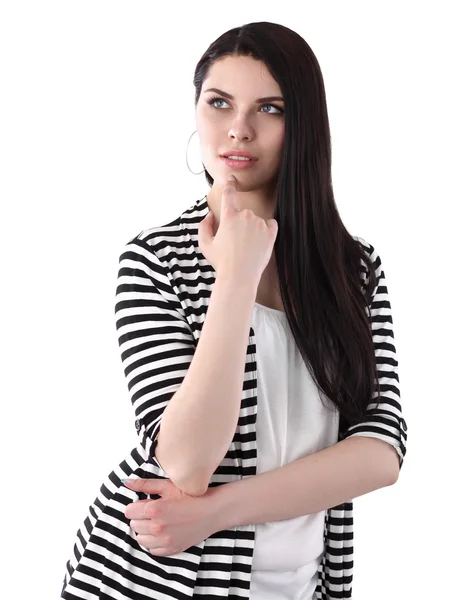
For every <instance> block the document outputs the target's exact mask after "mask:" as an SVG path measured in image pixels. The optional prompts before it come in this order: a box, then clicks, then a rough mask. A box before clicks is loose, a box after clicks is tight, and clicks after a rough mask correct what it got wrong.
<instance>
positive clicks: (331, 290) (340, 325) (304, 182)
mask: <svg viewBox="0 0 473 600" xmlns="http://www.w3.org/2000/svg"><path fill="white" fill-rule="evenodd" d="M225 56H250V57H252V58H254V59H257V60H261V61H262V62H264V63H265V64H266V66H267V68H268V70H269V71H270V73H271V75H272V76H273V77H274V79H275V80H276V81H277V83H278V84H279V86H280V88H281V91H282V95H283V98H284V105H285V109H284V112H285V117H284V119H285V120H284V148H283V156H282V162H281V167H280V171H279V174H278V181H277V184H276V185H277V187H276V199H277V205H276V211H275V214H274V218H275V219H276V221H277V222H278V236H277V238H276V242H275V245H274V254H275V260H276V264H277V271H278V276H279V282H280V288H281V296H282V300H283V305H284V308H285V311H286V316H287V319H288V323H289V326H290V328H291V331H292V334H293V336H294V339H295V341H296V344H297V346H298V348H299V350H300V352H301V355H302V357H303V359H304V361H305V364H306V365H307V368H308V370H309V373H310V374H311V377H312V379H313V381H314V383H315V384H316V385H317V386H318V387H319V389H321V390H322V391H323V392H324V393H325V395H326V396H327V397H328V398H329V399H330V400H331V401H332V402H333V403H334V404H335V405H336V406H337V408H338V409H339V411H340V425H341V429H342V431H345V430H346V428H348V427H349V426H351V425H353V424H356V423H359V422H360V421H362V420H363V418H364V416H365V414H366V409H367V406H368V404H370V403H371V402H372V397H373V391H374V385H375V381H376V386H377V394H378V398H379V397H380V388H379V379H378V376H377V369H376V358H375V354H374V345H373V339H372V333H371V326H370V321H369V320H368V316H369V318H371V313H370V307H369V305H370V299H371V295H372V293H373V290H374V287H375V284H376V275H375V269H374V266H373V264H372V263H371V261H370V260H367V254H366V251H365V250H364V249H363V247H362V245H361V244H360V242H359V241H358V240H356V239H354V238H353V237H352V236H351V235H350V233H349V232H348V231H347V229H346V228H345V226H344V224H343V223H342V220H341V218H340V215H339V213H338V210H337V206H336V204H335V199H334V195H333V189H332V174H331V167H332V148H331V139H330V128H329V120H328V114H327V103H326V97H325V87H324V81H323V77H322V73H321V70H320V66H319V63H318V61H317V59H316V57H315V55H314V53H313V51H312V49H311V48H310V46H309V45H308V44H307V42H305V41H304V39H303V38H302V37H301V36H300V35H298V34H297V33H295V32H294V31H292V30H291V29H288V28H287V27H284V26H283V25H279V24H276V23H269V22H259V23H248V24H246V25H243V26H241V27H235V28H234V29H230V30H229V31H227V32H226V33H224V34H223V35H221V36H220V37H219V38H218V39H217V40H215V41H214V42H213V43H212V44H211V45H210V46H209V48H208V49H207V51H206V52H205V53H204V54H203V56H202V57H201V59H200V60H199V62H198V63H197V66H196V69H195V73H194V82H193V83H194V86H195V104H196V105H197V102H198V101H199V98H200V94H201V90H202V84H203V82H204V81H205V79H206V77H207V75H208V71H209V68H210V67H211V65H212V63H213V62H214V61H215V60H218V59H220V58H223V57H225ZM205 177H206V179H207V182H208V183H209V185H210V186H211V187H212V185H213V182H214V180H213V178H212V177H211V175H210V173H209V172H208V171H207V170H205ZM362 264H363V265H364V269H365V273H366V275H367V286H366V289H365V290H363V289H362V286H361V285H360V282H361V269H362V268H363V267H362Z"/></svg>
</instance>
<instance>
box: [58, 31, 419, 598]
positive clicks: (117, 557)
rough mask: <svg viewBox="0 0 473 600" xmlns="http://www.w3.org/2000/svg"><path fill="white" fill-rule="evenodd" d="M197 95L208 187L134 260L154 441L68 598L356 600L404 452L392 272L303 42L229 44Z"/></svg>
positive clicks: (130, 280) (115, 486)
mask: <svg viewBox="0 0 473 600" xmlns="http://www.w3.org/2000/svg"><path fill="white" fill-rule="evenodd" d="M194 85H195V90H196V94H195V111H196V126H197V131H198V133H199V139H200V144H201V151H202V157H203V158H202V162H203V164H204V165H205V167H204V171H203V172H205V177H206V179H207V181H208V183H209V186H210V190H209V193H208V194H207V195H206V196H205V197H204V198H202V199H200V200H198V201H196V202H195V203H194V204H192V205H191V206H190V207H189V208H188V209H186V210H185V211H184V212H183V213H182V214H181V215H179V216H178V217H177V218H176V219H174V220H173V221H171V222H170V223H167V224H165V225H161V226H157V227H153V228H150V229H147V230H145V231H142V232H141V233H140V234H138V235H137V236H136V237H134V238H133V239H132V240H131V241H130V242H129V243H128V244H127V245H126V247H125V249H124V252H123V253H122V255H121V256H120V265H119V272H118V287H117V298H116V300H117V302H116V317H117V330H118V336H119V345H120V349H121V356H122V359H123V364H124V369H125V375H126V379H127V383H128V387H129V390H130V394H131V400H132V402H133V406H134V409H135V412H136V422H135V424H136V429H137V432H138V434H139V444H138V445H137V446H136V448H134V449H133V450H132V451H131V452H130V454H129V455H128V456H127V457H126V458H125V459H124V460H123V461H122V462H121V463H120V464H119V465H118V466H117V467H116V468H115V469H114V470H113V471H112V472H111V473H110V475H109V476H108V478H107V479H106V480H105V482H104V483H103V485H102V487H101V488H100V493H99V495H98V497H97V498H96V499H95V501H94V502H93V504H92V505H91V506H90V507H89V514H88V516H87V517H86V519H85V521H84V523H83V525H82V526H81V527H80V529H79V530H78V532H77V539H76V541H75V545H74V550H73V552H72V553H71V557H70V559H69V561H68V562H67V569H66V575H65V578H64V584H63V589H62V593H61V597H62V598H66V599H68V600H73V599H74V600H75V599H79V598H80V599H82V600H83V599H90V600H92V599H96V598H100V599H103V600H105V599H106V600H111V599H114V600H125V599H127V600H128V599H140V600H145V599H148V598H176V599H181V598H182V599H184V598H202V599H204V598H206V599H209V598H239V599H243V598H247V599H248V598H251V600H263V599H264V600H266V599H271V600H279V599H281V600H282V599H285V600H286V599H291V600H309V599H316V600H331V599H335V598H337V599H339V598H350V597H351V594H352V576H353V502H352V500H353V498H355V497H358V496H361V495H363V494H366V493H369V492H370V491H373V490H375V489H379V488H380V487H383V486H388V485H392V484H393V483H395V481H396V480H397V478H398V475H399V471H400V468H401V466H402V462H403V459H404V456H405V453H406V439H407V426H406V423H405V420H404V419H403V416H402V410H401V404H400V394H399V386H398V363H397V359H396V350H395V347H394V335H393V329H392V317H391V309H390V303H389V299H388V291H387V287H386V282H385V277H384V272H383V268H382V265H381V261H380V258H379V255H378V254H377V252H376V250H375V249H374V248H373V246H371V245H370V244H369V243H368V242H366V241H365V240H364V239H362V238H360V237H357V236H352V235H351V234H350V233H349V232H348V231H347V229H346V228H345V227H344V225H343V223H342V220H341V218H340V215H339V213H338V211H337V207H336V204H335V200H334V194H333V189H332V181H331V146H330V130H329V121H328V115H327V106H326V99H325V90H324V84H323V78H322V74H321V71H320V68H319V64H318V62H317V59H316V57H315V56H314V54H313V52H312V50H311V49H310V47H309V46H308V45H307V43H306V42H305V41H304V40H303V39H302V38H301V37H300V36H299V35H298V34H297V33H295V32H294V31H291V30H290V29H288V28H286V27H284V26H282V25H278V24H274V23H268V22H260V23H250V24H247V25H244V26H242V27H237V28H235V29H231V30H230V31H228V32H226V33H224V34H223V35H222V36H221V37H219V38H218V39H217V40H216V41H215V42H214V43H212V44H211V46H210V47H209V48H208V50H207V51H206V52H205V54H204V55H203V56H202V58H201V59H200V60H199V62H198V64H197V67H196V70H195V75H194ZM232 157H233V158H232ZM245 157H246V158H245ZM232 175H233V176H234V178H235V179H234V180H232V179H231V176H232ZM158 436H159V437H158ZM125 478H127V479H131V480H133V481H129V482H127V481H125V480H124V479H125Z"/></svg>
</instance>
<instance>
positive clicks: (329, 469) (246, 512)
mask: <svg viewBox="0 0 473 600" xmlns="http://www.w3.org/2000/svg"><path fill="white" fill-rule="evenodd" d="M398 474H399V458H398V454H397V452H396V450H395V448H393V446H391V445H390V444H388V443H386V442H383V441H382V440H379V439H377V438H370V437H364V436H356V437H350V438H347V439H345V440H342V441H341V442H338V443H336V444H334V445H333V446H330V447H328V448H325V449H324V450H320V451H319V452H315V453H314V454H310V455H309V456H305V457H303V458H301V459H299V460H296V461H294V462H292V463H290V464H287V465H284V466H282V467H279V468H277V469H273V470H272V471H266V472H265V473H260V474H258V475H255V476H254V477H248V478H246V479H241V480H238V481H232V482H230V483H227V484H223V485H220V486H218V487H216V488H214V489H213V490H212V491H213V494H214V496H215V506H216V511H217V514H218V515H219V521H220V528H221V529H228V528H231V527H236V526H238V525H248V524H252V523H254V524H257V523H269V522H271V521H281V520H283V519H291V518H294V517H299V516H302V515H308V514H312V513H317V512H319V511H322V510H325V509H328V508H332V507H334V506H337V505H339V504H342V503H343V502H347V501H349V500H352V499H353V498H356V497H358V496H362V495H364V494H367V493H369V492H372V491H374V490H376V489H379V488H382V487H386V486H389V485H392V484H393V483H395V482H396V481H397V477H398Z"/></svg>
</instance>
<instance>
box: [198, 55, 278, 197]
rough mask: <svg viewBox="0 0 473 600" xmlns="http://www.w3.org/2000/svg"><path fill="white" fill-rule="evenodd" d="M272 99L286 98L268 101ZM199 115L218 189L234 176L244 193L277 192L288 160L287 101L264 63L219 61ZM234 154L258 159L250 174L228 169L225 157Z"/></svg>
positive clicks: (203, 142)
mask: <svg viewBox="0 0 473 600" xmlns="http://www.w3.org/2000/svg"><path fill="white" fill-rule="evenodd" d="M209 88H216V89H218V90H220V91H219V92H215V91H208V90H209ZM229 95H231V96H233V99H231V98H229ZM271 96H276V97H279V98H280V99H271V100H270V99H266V98H268V97H271ZM216 97H218V100H215V98H216ZM261 98H265V100H263V101H261V100H260V99H261ZM195 114H196V125H197V132H198V134H199V139H200V144H201V155H202V162H203V163H204V165H205V168H206V169H207V171H208V172H209V173H210V175H211V176H212V177H213V179H214V185H215V184H217V185H224V184H225V182H226V181H227V179H228V176H229V175H232V174H233V175H235V176H236V177H237V180H238V183H239V189H240V190H241V191H251V190H257V189H266V188H268V186H269V187H271V184H272V183H274V180H275V178H277V175H278V172H279V168H280V165H281V159H282V150H283V141H284V101H283V100H282V93H281V89H280V87H279V85H278V84H277V83H276V81H275V79H274V78H273V77H272V75H271V74H270V72H269V71H268V68H267V67H266V65H265V64H264V63H263V62H262V61H259V60H255V59H254V58H251V57H249V56H226V57H224V58H222V59H219V60H217V61H215V62H214V63H213V64H212V66H211V67H210V69H209V73H208V75H207V78H206V79H205V80H204V83H203V85H202V92H201V95H200V98H199V101H198V103H197V106H196V113H195ZM231 150H244V151H247V152H250V153H251V154H252V155H253V156H255V157H256V158H257V159H258V160H257V161H256V162H254V163H253V164H252V166H251V167H250V168H248V169H237V168H234V167H231V166H228V165H227V164H226V163H225V161H224V160H222V158H221V155H223V154H228V153H231Z"/></svg>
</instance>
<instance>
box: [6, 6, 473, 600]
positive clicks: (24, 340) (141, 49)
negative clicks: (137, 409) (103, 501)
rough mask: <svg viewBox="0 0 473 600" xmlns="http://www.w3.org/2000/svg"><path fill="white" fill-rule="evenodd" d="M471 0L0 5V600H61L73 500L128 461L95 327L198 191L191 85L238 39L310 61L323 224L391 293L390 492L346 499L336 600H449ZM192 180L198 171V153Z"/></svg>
mask: <svg viewBox="0 0 473 600" xmlns="http://www.w3.org/2000/svg"><path fill="white" fill-rule="evenodd" d="M467 4H468V3H467V2H458V1H457V2H452V1H450V2H448V3H447V2H427V1H426V2H419V1H413V0H409V1H403V2H396V3H383V2H375V1H373V2H363V1H358V2H349V1H346V2H334V1H331V2H328V1H327V2H314V1H312V2H295V1H294V0H291V1H290V2H284V3H277V2H271V3H267V2H263V3H256V2H241V1H239V2H235V3H229V2H223V3H219V2H202V1H201V2H198V3H189V4H188V5H186V3H183V2H178V3H177V2H176V3H173V5H172V6H173V7H172V8H170V6H169V3H167V2H157V1H155V2H150V1H141V2H123V1H117V0H114V1H113V2H111V1H104V0H94V1H93V2H91V1H85V0H82V1H81V2H72V1H57V2H52V1H44V0H43V1H42V2H21V1H18V0H17V1H16V2H4V3H3V4H2V5H1V9H0V61H1V62H0V69H1V70H0V85H1V93H0V102H1V109H0V119H1V130H0V152H1V156H0V168H1V177H0V185H1V188H0V194H1V218H0V226H1V232H0V233H1V236H0V242H1V248H0V250H1V268H2V271H1V294H0V298H1V303H2V305H1V317H2V332H1V342H2V343H1V351H2V359H1V366H2V375H1V384H0V390H1V396H2V398H1V400H2V419H1V423H2V434H1V443H2V454H1V456H2V459H3V465H2V466H3V469H2V471H3V481H2V483H1V485H2V494H1V499H2V510H1V513H2V543H1V552H2V554H3V557H2V567H3V572H4V574H3V576H2V588H3V591H6V592H7V594H5V596H4V597H5V598H7V597H8V598H22V599H23V598H24V599H26V598H35V599H43V598H44V599H45V600H46V599H48V600H50V599H52V598H59V594H60V590H61V587H62V581H63V576H64V571H65V563H66V560H67V559H68V558H69V556H70V554H71V553H72V547H73V543H74V540H75V534H76V531H77V529H78V527H79V525H80V523H81V522H82V520H83V518H84V517H85V516H86V514H87V509H88V506H89V504H90V503H91V502H92V501H93V500H94V498H95V497H96V495H97V493H98V490H99V487H100V485H101V483H102V481H103V480H104V479H105V478H106V476H107V475H108V473H109V472H110V471H111V470H112V469H113V468H114V467H115V466H117V465H118V463H119V462H121V460H122V459H123V458H124V457H125V456H126V455H127V454H128V452H129V451H130V450H131V449H132V447H133V446H135V445H136V443H137V438H136V433H135V428H134V415H133V412H132V408H131V401H130V398H129V393H128V389H127V387H126V383H125V377H124V373H123V370H122V365H121V360H120V355H119V350H118V342H117V336H116V329H115V318H114V295H115V286H116V277H117V273H118V257H119V255H120V254H121V252H122V249H123V247H124V245H125V244H126V243H127V242H128V241H129V240H130V239H131V238H132V237H134V236H135V235H137V234H138V233H139V232H140V231H142V230H143V229H147V228H150V227H154V226H159V225H161V224H164V223H166V222H168V221H170V220H171V219H173V218H175V217H177V216H179V215H180V214H181V213H182V212H183V211H184V210H185V209H186V208H188V207H189V206H190V205H191V204H192V203H194V202H195V200H196V199H198V198H201V197H202V196H204V195H205V194H206V193H207V192H208V189H209V188H208V186H207V184H206V181H205V178H204V175H203V174H202V175H199V176H195V175H192V174H191V173H190V172H189V170H188V169H187V166H186V160H185V155H186V145H187V142H188V139H189V136H190V135H191V133H192V132H193V131H195V129H196V128H195V120H194V104H193V102H194V88H193V85H192V78H193V72H194V68H195V65H196V63H197V61H198V60H199V58H200V57H201V55H202V54H203V53H204V51H205V50H206V48H207V47H208V46H209V45H210V43H211V42H212V41H213V40H214V39H216V38H217V37H218V36H219V35H220V34H222V33H223V32H224V31H227V30H228V29H230V28H233V27H235V26H238V25H242V24H244V23H248V22H252V21H273V22H277V23H281V24H283V25H285V26H287V27H290V28H291V29H294V30H295V31H297V33H299V34H300V35H302V36H303V37H304V38H305V39H306V40H307V42H308V43H309V44H310V45H311V47H312V49H313V50H314V53H315V55H316V56H317V59H318V61H319V63H320V66H321V69H322V73H323V76H324V81H325V87H326V93H327V102H328V109H329V118H330V125H331V134H332V143H333V184H334V192H335V198H336V202H337V206H338V208H339V211H340V214H341V216H342V219H343V221H344V223H345V225H346V226H347V228H348V230H349V231H350V232H351V233H352V234H354V235H360V236H361V237H363V238H364V239H366V240H367V241H369V242H370V243H371V244H373V245H374V247H375V248H376V250H377V251H378V253H379V254H380V256H381V259H382V261H383V264H384V269H385V274H386V279H387V284H388V290H389V293H390V299H391V306H392V311H393V320H394V332H395V342H396V348H397V352H398V360H399V376H400V385H401V398H402V403H403V409H404V416H405V418H406V421H407V424H408V427H409V431H408V435H409V437H408V450H407V455H406V459H405V464H404V466H403V470H402V472H401V476H400V478H399V480H398V482H397V483H396V484H395V485H394V486H391V487H388V488H383V489H381V490H378V491H376V492H373V493H371V494H368V495H365V496H362V497H360V498H358V499H356V500H355V573H354V587H353V599H354V600H371V599H372V600H375V599H376V600H380V599H381V598H382V600H399V598H408V599H411V598H412V599H417V598H429V599H430V600H434V599H441V598H442V599H443V598H465V597H466V595H468V591H467V589H466V588H467V587H468V586H469V585H470V584H469V583H468V577H469V570H467V565H468V566H470V565H471V558H472V550H471V544H470V539H471V533H472V531H471V529H472V527H471V523H472V516H471V509H470V503H469V496H468V495H467V493H466V483H467V482H468V479H470V480H471V473H472V469H471V464H470V463H471V458H472V452H471V444H470V439H471V434H470V431H471V430H470V423H471V419H472V410H471V403H472V399H473V398H472V392H471V359H472V351H471V338H472V328H471V313H472V302H471V275H472V267H471V249H470V248H471V246H470V239H471V221H470V220H469V219H468V218H467V214H468V213H469V209H470V204H471V202H472V199H473V198H472V185H471V165H472V152H471V140H472V134H473V128H472V117H471V107H472V106H473V98H472V92H471V72H472V46H471V30H470V27H469V22H468V19H467ZM470 25H471V23H470ZM468 38H470V41H468ZM189 164H190V166H191V168H192V170H193V171H196V172H198V171H200V170H202V165H201V162H200V160H199V148H198V136H197V135H195V136H194V137H193V138H192V140H191V144H190V146H189ZM470 214H471V213H470ZM467 561H468V562H467ZM465 594H466V595H465Z"/></svg>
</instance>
